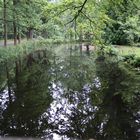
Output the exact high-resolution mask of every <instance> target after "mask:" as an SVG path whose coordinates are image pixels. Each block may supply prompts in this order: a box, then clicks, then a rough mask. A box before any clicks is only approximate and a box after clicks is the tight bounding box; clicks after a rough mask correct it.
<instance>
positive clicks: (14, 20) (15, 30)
mask: <svg viewBox="0 0 140 140" xmlns="http://www.w3.org/2000/svg"><path fill="white" fill-rule="evenodd" d="M16 3H17V1H16V0H13V7H14V10H13V29H14V45H17V25H16V9H15V8H16Z"/></svg>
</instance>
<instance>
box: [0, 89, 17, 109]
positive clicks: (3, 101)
mask: <svg viewBox="0 0 140 140" xmlns="http://www.w3.org/2000/svg"><path fill="white" fill-rule="evenodd" d="M11 92H12V91H11ZM11 97H12V99H11V100H12V101H14V99H15V97H14V94H13V93H12V94H11ZM8 103H9V94H8V89H5V90H3V92H1V93H0V108H2V109H3V110H5V109H6V108H7V104H8Z"/></svg>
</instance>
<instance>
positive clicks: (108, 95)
mask: <svg viewBox="0 0 140 140" xmlns="http://www.w3.org/2000/svg"><path fill="white" fill-rule="evenodd" d="M0 72H1V74H0V135H1V136H18V137H25V136H27V137H37V138H44V139H56V140H59V139H60V140H61V139H64V140H70V139H72V140H73V139H90V138H94V139H96V140H139V139H140V84H139V83H140V73H139V71H136V70H134V69H132V68H131V67H129V66H127V65H126V64H123V63H122V62H119V61H118V58H116V57H115V58H110V57H107V58H106V57H103V56H99V57H97V56H95V54H94V53H91V54H90V53H89V52H83V51H81V48H80V47H79V46H74V45H69V46H65V47H64V46H62V47H56V49H55V53H54V52H53V53H51V52H49V53H47V52H44V51H38V52H35V53H33V54H30V55H28V56H27V57H25V58H24V59H20V60H17V61H16V62H14V63H13V62H12V64H11V63H9V64H1V66H0Z"/></svg>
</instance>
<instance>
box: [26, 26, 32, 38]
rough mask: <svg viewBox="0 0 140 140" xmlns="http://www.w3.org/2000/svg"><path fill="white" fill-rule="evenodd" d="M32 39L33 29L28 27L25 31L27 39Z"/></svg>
mask: <svg viewBox="0 0 140 140" xmlns="http://www.w3.org/2000/svg"><path fill="white" fill-rule="evenodd" d="M29 39H33V29H32V28H29V29H28V32H27V40H29Z"/></svg>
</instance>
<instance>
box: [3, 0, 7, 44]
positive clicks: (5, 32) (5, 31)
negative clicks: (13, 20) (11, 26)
mask: <svg viewBox="0 0 140 140" xmlns="http://www.w3.org/2000/svg"><path fill="white" fill-rule="evenodd" d="M6 16H7V8H6V0H3V22H4V46H5V47H6V46H7V19H6Z"/></svg>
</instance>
